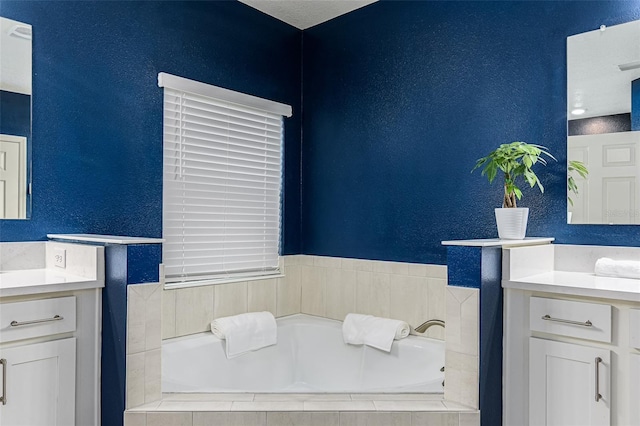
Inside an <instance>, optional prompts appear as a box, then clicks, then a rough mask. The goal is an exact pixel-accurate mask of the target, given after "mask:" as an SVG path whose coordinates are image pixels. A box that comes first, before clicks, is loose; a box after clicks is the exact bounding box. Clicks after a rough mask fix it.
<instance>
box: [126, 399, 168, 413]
mask: <svg viewBox="0 0 640 426" xmlns="http://www.w3.org/2000/svg"><path fill="white" fill-rule="evenodd" d="M160 402H162V401H153V402H150V403H148V404H142V405H137V406H135V407H133V408H127V411H128V412H131V413H143V412H147V411H155V410H156V409H157V408H158V406H159V405H160Z"/></svg>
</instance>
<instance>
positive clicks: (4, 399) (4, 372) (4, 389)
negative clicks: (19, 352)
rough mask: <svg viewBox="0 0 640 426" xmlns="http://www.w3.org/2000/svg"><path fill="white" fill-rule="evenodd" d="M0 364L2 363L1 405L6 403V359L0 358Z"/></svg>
mask: <svg viewBox="0 0 640 426" xmlns="http://www.w3.org/2000/svg"><path fill="white" fill-rule="evenodd" d="M0 364H2V396H0V402H2V405H7V360H6V359H4V358H2V359H0Z"/></svg>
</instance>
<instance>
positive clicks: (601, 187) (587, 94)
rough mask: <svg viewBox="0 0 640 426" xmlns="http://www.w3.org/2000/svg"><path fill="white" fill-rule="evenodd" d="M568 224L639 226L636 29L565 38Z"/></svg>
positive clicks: (628, 26) (637, 25)
mask: <svg viewBox="0 0 640 426" xmlns="http://www.w3.org/2000/svg"><path fill="white" fill-rule="evenodd" d="M567 120H568V125H567V133H568V137H567V163H568V170H567V190H568V192H567V221H568V223H573V224H640V21H633V22H628V23H625V24H621V25H615V26H611V27H605V26H602V27H600V28H599V29H597V30H595V31H590V32H586V33H582V34H577V35H574V36H571V37H568V38H567Z"/></svg>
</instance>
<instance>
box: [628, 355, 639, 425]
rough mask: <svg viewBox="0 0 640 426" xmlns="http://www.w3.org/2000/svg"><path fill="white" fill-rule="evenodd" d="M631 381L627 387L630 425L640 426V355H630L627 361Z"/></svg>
mask: <svg viewBox="0 0 640 426" xmlns="http://www.w3.org/2000/svg"><path fill="white" fill-rule="evenodd" d="M629 364H630V369H629V370H630V373H631V380H630V382H629V383H630V384H629V386H631V389H630V390H629V391H630V392H629V401H631V413H630V414H631V416H630V420H631V424H632V425H640V404H638V401H640V355H636V354H631V358H630V360H629Z"/></svg>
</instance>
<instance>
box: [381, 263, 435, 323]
mask: <svg viewBox="0 0 640 426" xmlns="http://www.w3.org/2000/svg"><path fill="white" fill-rule="evenodd" d="M389 289H390V292H389V317H390V318H393V319H399V320H403V321H406V322H408V323H409V324H410V325H411V326H413V327H417V326H418V325H420V324H422V323H423V322H424V321H426V320H427V319H429V318H427V316H428V312H427V309H428V302H427V296H426V294H427V288H426V278H421V277H411V276H408V275H391V278H390V284H389Z"/></svg>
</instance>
